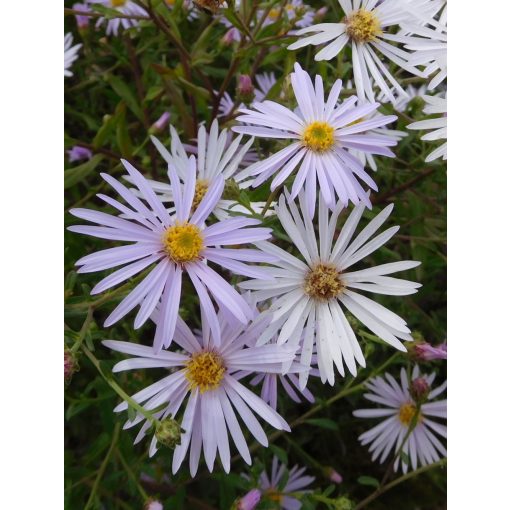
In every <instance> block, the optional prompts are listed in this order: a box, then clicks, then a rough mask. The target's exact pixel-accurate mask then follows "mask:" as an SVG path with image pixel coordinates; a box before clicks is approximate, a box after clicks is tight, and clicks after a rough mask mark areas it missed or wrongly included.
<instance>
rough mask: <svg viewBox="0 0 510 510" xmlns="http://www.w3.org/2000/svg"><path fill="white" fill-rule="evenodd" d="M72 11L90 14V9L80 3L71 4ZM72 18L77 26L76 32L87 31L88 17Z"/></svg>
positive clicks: (77, 16)
mask: <svg viewBox="0 0 510 510" xmlns="http://www.w3.org/2000/svg"><path fill="white" fill-rule="evenodd" d="M73 10H75V11H81V12H92V11H91V9H90V7H89V6H88V5H87V4H81V3H76V4H73ZM74 16H75V18H76V24H77V25H78V30H80V31H82V30H87V29H88V27H89V21H90V17H89V16H84V15H83V14H75V15H74Z"/></svg>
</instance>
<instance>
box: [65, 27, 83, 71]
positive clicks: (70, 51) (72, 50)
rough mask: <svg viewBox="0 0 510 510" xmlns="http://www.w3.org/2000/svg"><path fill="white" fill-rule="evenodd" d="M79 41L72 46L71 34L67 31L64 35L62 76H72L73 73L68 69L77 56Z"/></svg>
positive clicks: (79, 46)
mask: <svg viewBox="0 0 510 510" xmlns="http://www.w3.org/2000/svg"><path fill="white" fill-rule="evenodd" d="M81 46H82V45H81V43H79V44H75V45H74V46H73V34H71V32H68V33H67V34H66V35H64V77H65V76H72V75H73V73H72V72H71V71H70V67H71V66H72V65H73V62H74V61H75V60H76V59H77V58H78V51H79V50H80V48H81Z"/></svg>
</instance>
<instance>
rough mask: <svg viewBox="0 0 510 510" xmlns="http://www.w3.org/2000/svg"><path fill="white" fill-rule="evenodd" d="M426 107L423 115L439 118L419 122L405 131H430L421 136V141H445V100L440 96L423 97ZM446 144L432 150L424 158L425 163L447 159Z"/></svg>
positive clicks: (410, 125)
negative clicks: (436, 115) (437, 115)
mask: <svg viewBox="0 0 510 510" xmlns="http://www.w3.org/2000/svg"><path fill="white" fill-rule="evenodd" d="M423 99H424V100H425V103H426V106H425V108H423V113H426V114H439V115H440V116H439V117H435V118H432V119H426V120H419V121H418V122H413V123H412V124H409V125H408V126H407V129H420V130H422V129H431V130H432V131H431V132H430V133H427V134H426V135H423V136H422V137H421V139H422V140H426V141H430V140H443V139H446V125H447V116H446V113H447V107H446V98H445V97H440V96H427V95H425V96H423ZM446 148H447V146H446V142H444V143H443V144H442V145H440V146H439V147H438V148H437V149H435V150H433V151H432V152H431V153H430V154H429V155H428V156H427V157H426V158H425V162H426V163H429V162H430V161H434V160H435V159H437V158H442V159H443V160H446V159H447V152H446Z"/></svg>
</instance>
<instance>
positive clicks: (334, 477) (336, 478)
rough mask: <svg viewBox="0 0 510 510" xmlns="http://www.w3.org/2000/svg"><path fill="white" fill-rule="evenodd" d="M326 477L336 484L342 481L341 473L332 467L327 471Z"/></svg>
mask: <svg viewBox="0 0 510 510" xmlns="http://www.w3.org/2000/svg"><path fill="white" fill-rule="evenodd" d="M328 478H329V480H330V481H331V482H333V483H337V484H340V483H342V482H343V481H344V479H343V477H342V475H341V474H340V473H339V472H338V471H335V470H334V469H331V468H330V469H329V471H328Z"/></svg>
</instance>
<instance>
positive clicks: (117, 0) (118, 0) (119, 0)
mask: <svg viewBox="0 0 510 510" xmlns="http://www.w3.org/2000/svg"><path fill="white" fill-rule="evenodd" d="M110 1H111V4H112V7H122V6H123V5H124V4H125V3H126V1H127V0H110Z"/></svg>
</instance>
